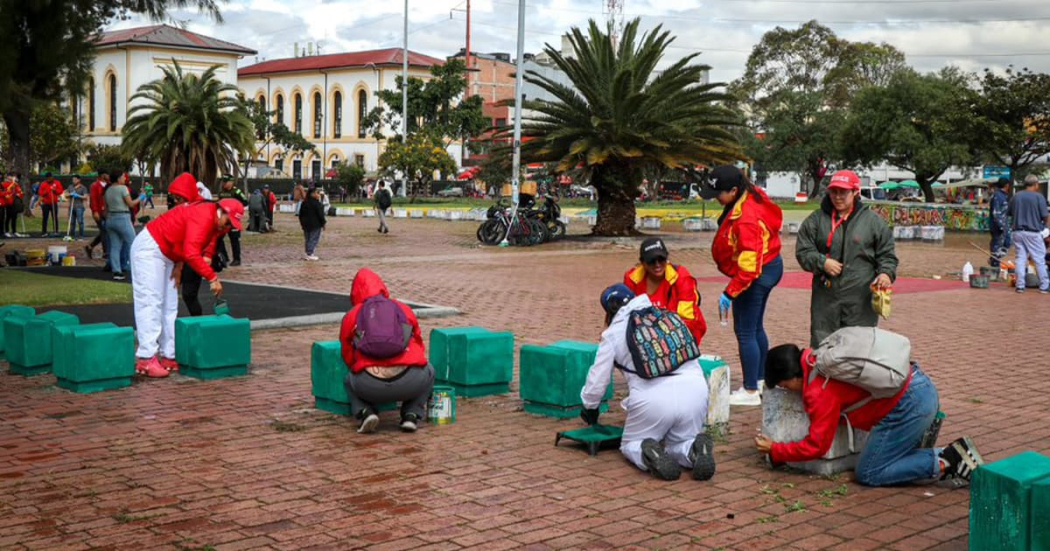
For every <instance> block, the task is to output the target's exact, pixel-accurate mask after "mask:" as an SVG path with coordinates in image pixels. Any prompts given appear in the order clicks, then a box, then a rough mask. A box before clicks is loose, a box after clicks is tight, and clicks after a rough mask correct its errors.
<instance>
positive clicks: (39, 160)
mask: <svg viewBox="0 0 1050 551" xmlns="http://www.w3.org/2000/svg"><path fill="white" fill-rule="evenodd" d="M30 144H31V145H30V151H31V153H32V154H31V157H30V160H31V162H32V163H33V164H34V165H37V166H43V165H51V164H53V163H55V162H56V161H63V160H67V159H70V158H71V157H74V156H76V155H78V154H79V153H80V151H81V149H82V148H83V147H82V144H81V139H80V126H79V125H78V124H77V123H76V121H74V120H73V117H72V115H71V114H70V112H69V111H68V110H66V109H63V108H62V107H59V106H58V105H56V104H54V103H51V102H41V103H38V104H37V105H36V107H34V108H33V113H32V116H31V117H30Z"/></svg>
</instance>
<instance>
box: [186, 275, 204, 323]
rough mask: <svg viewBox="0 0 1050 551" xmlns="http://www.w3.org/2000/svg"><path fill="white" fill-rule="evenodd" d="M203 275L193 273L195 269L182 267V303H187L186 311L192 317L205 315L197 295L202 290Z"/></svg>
mask: <svg viewBox="0 0 1050 551" xmlns="http://www.w3.org/2000/svg"><path fill="white" fill-rule="evenodd" d="M201 280H202V278H201V275H200V274H198V273H197V272H195V271H193V268H190V267H189V266H186V265H183V267H182V301H183V302H185V303H186V309H187V310H189V311H190V315H191V316H202V315H204V308H203V307H202V306H201V301H200V300H198V299H197V294H198V293H199V292H200V290H201Z"/></svg>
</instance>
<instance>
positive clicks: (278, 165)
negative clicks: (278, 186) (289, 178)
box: [273, 157, 284, 172]
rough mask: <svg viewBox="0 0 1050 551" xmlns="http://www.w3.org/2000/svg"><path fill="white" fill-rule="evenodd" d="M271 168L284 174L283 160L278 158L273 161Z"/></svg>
mask: <svg viewBox="0 0 1050 551" xmlns="http://www.w3.org/2000/svg"><path fill="white" fill-rule="evenodd" d="M273 168H274V169H275V170H279V171H281V172H284V159H282V158H280V157H278V158H276V159H274V160H273Z"/></svg>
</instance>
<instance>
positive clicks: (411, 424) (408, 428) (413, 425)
mask: <svg viewBox="0 0 1050 551" xmlns="http://www.w3.org/2000/svg"><path fill="white" fill-rule="evenodd" d="M418 422H419V416H418V415H416V414H415V413H408V414H406V415H405V416H404V417H402V418H401V430H403V431H405V432H416V429H417V428H419V427H418V426H417V423H418Z"/></svg>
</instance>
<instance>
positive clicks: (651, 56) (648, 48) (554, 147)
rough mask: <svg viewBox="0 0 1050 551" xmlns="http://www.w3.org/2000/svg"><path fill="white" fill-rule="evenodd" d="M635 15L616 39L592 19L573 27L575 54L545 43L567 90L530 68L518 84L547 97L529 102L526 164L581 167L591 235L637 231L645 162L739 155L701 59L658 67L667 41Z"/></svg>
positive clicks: (721, 97)
mask: <svg viewBox="0 0 1050 551" xmlns="http://www.w3.org/2000/svg"><path fill="white" fill-rule="evenodd" d="M638 27H639V20H638V19H635V20H633V21H631V22H630V23H628V24H627V25H626V26H625V27H624V32H623V36H622V37H621V38H620V40H619V43H618V45H617V44H614V42H613V40H612V39H611V37H610V32H609V30H608V29H606V30H604V31H603V30H602V29H600V28H599V27H598V24H597V23H595V22H594V21H593V20H592V21H591V22H590V26H589V28H588V30H587V32H586V34H585V33H584V31H582V30H580V29H579V28H573V29H572V32H571V33H570V35H569V40H570V41H571V43H572V47H573V48H574V50H575V57H566V56H563V55H562V53H561V51H560V48H555V47H553V46H551V45H549V44H548V45H547V46H546V47H545V48H544V52H545V53H546V54H547V55H549V56H550V58H551V60H552V61H553V62H554V64H555V65H557V67H558V68H559V69H560V70H561V71H563V72H564V73H565V74H566V75H567V76H568V78H569V79H570V81H571V82H572V86H571V87H570V86H567V85H564V84H561V83H559V82H556V81H554V80H551V79H549V78H547V77H544V76H543V75H541V74H539V73H536V72H534V71H529V72H528V73H527V74H526V75H525V77H524V78H525V80H527V81H528V82H530V83H532V84H534V85H536V86H539V87H541V88H543V89H544V90H545V91H546V92H548V93H549V94H550V95H552V96H553V97H554V98H555V99H554V100H553V101H547V100H527V101H526V102H525V104H524V109H525V110H526V113H532V114H531V115H528V116H527V118H525V120H524V121H523V123H522V139H523V143H522V145H521V155H522V159H523V161H524V162H552V163H556V171H557V172H558V173H565V172H568V171H570V170H573V169H574V168H576V167H577V166H580V167H582V172H583V176H584V179H585V180H589V182H590V184H591V185H593V186H594V187H595V189H596V190H597V191H598V220H597V224H596V225H595V227H594V230H593V231H594V233H595V234H597V235H626V234H631V233H634V232H635V229H634V214H635V210H634V199H635V197H637V196H638V194H639V189H638V188H639V185H641V183H642V178H643V173H644V171H645V169H646V168H647V167H649V166H651V165H660V166H664V167H668V168H686V167H689V168H692V167H694V166H695V165H697V164H720V163H726V162H731V161H735V160H737V159H738V158H739V157H740V156H741V155H742V151H741V149H740V147H739V144H738V143H737V140H736V138H735V136H734V135H733V134H732V132H730V131H729V130H728V128H729V127H730V126H732V125H734V124H738V121H739V117H738V116H737V114H736V113H734V112H733V111H731V110H730V109H728V108H726V107H725V106H724V105H723V104H722V102H724V101H725V100H727V99H728V97H727V96H726V95H725V94H723V93H721V92H718V91H716V90H717V88H719V87H720V86H722V85H721V84H719V83H714V84H704V80H705V73H706V72H707V71H708V70H709V69H710V67H708V66H706V65H700V64H694V63H693V61H694V59H695V57H696V54H692V55H688V56H686V57H683V58H681V59H679V60H677V61H675V62H674V63H672V64H670V65H669V66H668V67H667V68H666V69H664V70H663V72H661V73H657V72H656V67H657V66H658V65H659V63H660V62H661V60H662V59H663V57H664V54H665V52H666V50H667V48H668V47H669V46H670V45H671V43H672V42H673V41H674V38H673V37H672V36H671V34H670V33H669V32H668V31H664V30H663V29H662V27H657V28H655V29H653V30H652V31H650V32H646V33H641V34H639V31H638Z"/></svg>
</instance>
